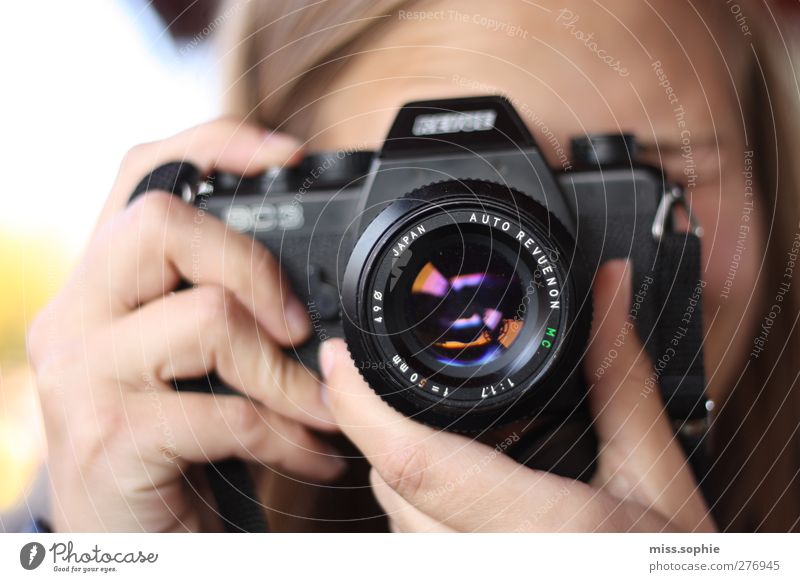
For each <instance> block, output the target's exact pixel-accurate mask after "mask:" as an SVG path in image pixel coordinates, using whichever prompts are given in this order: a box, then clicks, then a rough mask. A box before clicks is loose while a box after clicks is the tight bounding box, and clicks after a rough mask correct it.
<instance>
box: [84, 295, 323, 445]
mask: <svg viewBox="0 0 800 582" xmlns="http://www.w3.org/2000/svg"><path fill="white" fill-rule="evenodd" d="M111 329H112V332H111V339H110V341H109V340H108V338H104V337H103V336H100V337H99V338H98V341H101V342H105V343H108V344H110V345H112V346H113V350H114V353H115V354H119V356H117V357H114V358H101V359H100V361H99V362H98V363H97V371H98V373H101V374H104V375H105V376H106V377H108V378H109V379H117V380H121V381H122V382H125V383H128V384H131V385H135V384H137V383H138V382H139V381H140V379H141V376H142V372H143V371H145V370H146V371H147V372H148V373H149V374H152V375H153V376H154V377H155V378H158V379H159V380H160V381H161V382H163V383H169V382H170V381H171V380H172V379H173V378H178V379H183V378H198V377H202V376H204V375H205V374H207V373H208V372H211V371H212V370H213V371H216V372H217V374H218V375H219V377H220V378H221V379H222V380H223V381H224V382H225V384H227V385H228V386H230V387H232V388H235V389H236V390H238V391H240V392H242V393H243V394H246V395H247V396H250V397H251V398H254V399H256V400H258V401H259V402H260V403H262V404H264V405H266V406H268V407H269V408H270V409H272V410H274V411H275V412H277V413H278V414H281V415H283V416H286V417H288V418H292V419H294V420H297V421H298V422H302V423H303V424H306V425H309V426H312V427H314V428H317V429H322V430H336V428H337V427H336V425H335V423H334V419H333V416H332V415H331V413H330V410H329V408H328V407H327V406H326V405H325V403H324V402H323V401H322V399H321V391H320V383H319V380H318V379H317V378H316V377H315V376H314V375H313V374H312V373H311V372H310V371H309V370H307V369H306V368H305V367H304V366H302V365H301V364H300V363H298V362H296V361H295V360H292V359H290V358H289V357H287V356H286V355H285V354H284V353H283V351H282V350H281V349H280V347H279V346H278V345H276V344H275V342H274V341H273V340H272V338H271V337H269V335H268V334H267V333H266V332H265V331H264V330H263V328H262V327H261V325H260V324H259V323H258V321H257V320H256V319H255V317H253V314H252V313H250V311H249V310H247V309H246V308H245V307H244V306H243V305H242V304H241V303H240V302H239V300H238V299H237V298H236V297H235V296H234V295H233V294H232V293H231V292H229V291H226V290H225V289H224V288H222V287H215V286H203V287H196V288H193V289H187V290H185V291H181V292H179V293H175V294H172V295H169V296H166V297H164V298H162V299H160V300H157V301H152V302H150V303H148V304H147V305H144V306H142V307H141V308H140V309H138V310H136V311H134V312H133V313H131V314H129V315H126V316H125V317H123V318H121V319H119V320H117V321H115V322H113V323H112V328H111Z"/></svg>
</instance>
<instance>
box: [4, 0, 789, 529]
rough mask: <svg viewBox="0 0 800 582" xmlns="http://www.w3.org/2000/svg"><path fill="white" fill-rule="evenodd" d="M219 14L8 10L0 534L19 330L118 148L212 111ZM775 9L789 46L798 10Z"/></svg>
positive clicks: (35, 428)
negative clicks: (790, 28)
mask: <svg viewBox="0 0 800 582" xmlns="http://www.w3.org/2000/svg"><path fill="white" fill-rule="evenodd" d="M240 1H241V2H247V1H249V0H240ZM335 1H339V2H347V1H348V0H335ZM718 1H722V0H718ZM217 4H218V2H216V1H215V0H155V1H152V2H148V1H145V0H83V1H81V2H68V1H64V0H39V1H36V2H9V3H6V4H5V5H4V14H5V16H6V18H5V25H6V26H5V27H4V31H3V34H1V35H0V51H1V53H2V55H3V57H2V62H3V78H4V87H5V89H4V91H3V92H2V95H1V96H0V128H2V137H3V142H2V143H3V146H2V150H3V151H2V160H3V164H4V166H3V187H2V189H0V203H1V204H0V208H1V209H2V210H1V211H0V514H5V515H6V516H8V515H11V516H12V517H11V518H6V519H5V520H4V522H3V523H0V531H2V530H3V529H5V530H7V531H14V529H16V527H17V526H18V524H21V523H24V521H25V520H26V519H28V518H29V514H28V511H27V509H26V504H25V502H24V500H25V499H27V498H28V496H36V495H37V493H36V485H35V483H36V479H35V476H36V475H37V474H38V473H39V468H40V467H41V463H42V459H43V458H44V453H45V450H44V438H43V433H42V430H41V422H40V419H39V413H38V405H37V402H36V391H35V388H34V383H33V378H32V376H31V374H30V372H29V369H28V365H27V358H26V354H25V330H26V328H27V326H28V325H29V323H30V321H31V319H32V318H33V316H34V315H35V314H36V313H37V311H38V310H39V309H40V308H41V307H42V306H43V305H44V304H45V303H46V302H47V301H48V299H49V298H50V297H51V296H52V295H54V294H55V293H56V292H57V290H58V289H59V288H60V286H61V285H62V283H63V281H64V279H65V276H66V275H67V273H69V271H70V270H71V269H72V267H73V266H74V264H75V262H76V260H77V257H78V256H79V253H80V251H81V248H82V246H83V245H84V244H85V242H86V238H87V235H88V233H89V232H90V229H91V227H92V225H93V223H94V221H95V218H96V216H97V214H98V212H99V210H100V207H101V205H102V203H103V201H104V199H105V197H106V194H107V192H108V190H109V188H110V185H111V183H112V181H113V179H114V176H115V173H116V169H117V165H118V163H119V160H120V159H121V158H122V156H123V154H124V153H125V151H126V150H127V149H129V148H130V147H131V146H132V145H134V144H136V143H140V142H144V141H149V140H153V139H159V138H161V137H165V136H167V135H169V134H171V133H174V132H177V131H179V130H181V129H184V128H186V127H188V126H191V125H195V124H197V123H200V122H202V121H205V120H207V119H209V118H213V117H214V116H216V115H218V113H219V99H218V97H219V87H218V82H217V81H218V78H219V75H218V67H217V61H216V57H215V53H214V42H213V41H214V40H215V38H214V36H215V32H216V31H217V29H218V28H219V27H220V26H222V24H224V20H225V14H226V13H229V11H230V9H231V8H228V9H227V10H226V11H220V10H219V8H218V6H217ZM776 4H778V5H779V8H780V9H782V10H783V11H784V13H785V17H786V20H787V21H788V22H790V23H791V25H792V26H793V27H794V29H795V34H794V37H795V38H797V37H798V34H797V22H798V14H800V11H799V10H798V8H799V7H800V0H784V1H781V2H776ZM795 50H796V49H795ZM41 482H42V481H41V480H40V485H41ZM9 512H10V513H9Z"/></svg>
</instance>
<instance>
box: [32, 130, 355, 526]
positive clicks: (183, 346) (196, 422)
mask: <svg viewBox="0 0 800 582" xmlns="http://www.w3.org/2000/svg"><path fill="white" fill-rule="evenodd" d="M299 155H300V153H299V145H298V143H297V142H296V141H295V140H293V139H291V138H289V137H287V136H284V135H281V134H276V133H271V132H268V131H265V130H262V129H259V128H256V127H253V126H250V125H245V124H242V123H240V122H238V121H235V120H231V119H222V120H218V121H215V122H211V123H208V124H205V125H202V126H199V127H197V128H194V129H191V130H188V131H186V132H184V133H181V134H179V135H177V136H175V137H172V138H170V139H167V140H164V141H161V142H154V143H149V144H145V145H142V146H138V147H136V148H134V149H133V150H132V151H131V152H130V154H129V155H128V156H126V158H125V160H124V161H123V163H122V166H121V169H120V172H119V176H118V178H117V180H116V183H115V185H114V188H113V190H112V193H111V196H110V198H109V202H108V204H107V205H106V207H105V209H104V211H103V214H102V215H101V220H100V223H99V224H98V227H97V229H96V231H95V232H94V234H93V235H92V238H91V240H90V242H89V245H88V248H87V249H86V252H85V255H84V256H83V258H82V260H81V261H80V264H79V266H78V268H77V269H76V270H75V272H74V273H73V275H72V276H71V278H70V279H69V281H68V283H67V284H66V286H65V287H64V289H63V290H62V291H61V292H60V293H59V294H58V296H57V297H56V298H55V299H54V300H53V301H52V302H51V303H50V304H49V305H48V306H47V307H46V308H45V310H44V311H43V312H42V313H41V314H40V315H39V316H38V318H37V319H36V321H35V322H34V325H33V326H32V328H31V330H30V334H29V338H28V346H29V348H28V349H29V353H30V359H31V363H32V365H33V367H34V368H35V371H36V374H37V380H38V386H39V398H40V400H41V407H42V411H43V416H44V422H45V429H46V433H47V446H48V469H49V475H50V480H51V483H52V493H51V494H52V498H51V504H50V505H51V508H52V516H51V519H52V525H53V527H54V529H55V531H184V530H200V529H216V528H219V527H220V524H219V521H218V518H216V517H215V515H214V513H213V511H212V509H211V504H210V503H209V502H207V503H198V502H197V501H198V499H197V496H196V495H189V494H188V493H189V485H188V482H187V479H186V477H185V476H184V473H185V471H186V469H187V467H188V466H189V465H190V464H192V463H205V462H208V461H214V460H221V459H225V458H229V457H237V458H240V459H244V460H246V461H251V462H257V463H265V464H268V465H270V466H272V467H274V468H275V469H276V470H279V471H283V470H285V471H287V472H290V473H292V474H294V475H297V476H299V477H300V478H307V479H311V480H329V479H332V478H334V477H336V476H337V475H338V474H339V473H341V471H342V469H343V463H342V461H341V459H339V458H338V457H337V456H336V453H335V451H332V450H331V449H330V448H329V447H328V446H327V445H326V444H325V443H324V442H321V441H320V440H319V439H318V438H316V437H315V436H314V435H313V433H312V432H311V431H310V430H309V429H316V430H327V431H332V430H336V428H335V425H334V424H333V422H332V417H331V416H330V413H329V412H328V409H327V407H326V406H325V404H324V402H323V400H322V399H321V393H320V389H319V383H318V380H317V379H316V378H315V377H314V376H313V375H312V374H311V373H310V372H308V371H307V370H306V369H304V368H303V367H302V366H301V365H300V364H298V363H296V362H294V361H293V360H290V359H289V358H287V357H286V356H285V355H284V354H283V353H282V351H281V347H282V346H289V345H293V344H295V343H297V342H301V341H302V340H304V339H306V337H307V336H308V335H309V333H310V324H309V321H308V318H307V315H306V311H305V309H304V308H303V305H302V304H301V303H300V302H299V301H298V300H297V299H296V298H295V297H293V296H292V294H291V292H290V291H289V290H288V286H287V284H286V280H285V277H284V278H282V277H281V272H280V269H279V267H278V263H277V261H276V259H275V258H274V257H273V256H272V255H271V254H270V253H269V252H268V251H267V250H266V249H265V248H264V247H262V246H261V245H260V244H259V243H257V242H255V241H254V240H253V239H252V238H250V237H248V236H245V235H243V234H240V233H237V232H233V231H230V230H228V229H226V227H225V226H224V225H223V223H222V222H220V221H219V220H217V219H216V218H214V217H212V216H210V215H209V214H202V213H199V212H198V210H197V209H196V208H194V207H192V206H190V205H188V204H186V203H184V202H183V201H181V200H180V199H179V198H177V197H175V196H172V195H170V194H168V193H165V192H150V193H147V194H145V195H143V196H141V197H139V198H138V199H137V200H136V201H135V202H133V203H132V204H131V205H130V206H127V207H126V202H127V198H128V196H129V195H130V193H131V192H132V190H133V188H134V187H135V185H136V184H137V182H138V181H139V180H140V179H141V178H142V177H143V176H145V175H146V174H147V173H148V172H149V171H150V170H152V169H153V168H155V167H157V166H159V165H161V164H163V163H166V162H169V161H175V160H187V161H189V162H191V163H193V164H194V165H196V166H197V167H198V168H200V169H201V170H203V171H204V172H208V171H210V170H211V169H212V168H218V169H221V170H224V171H229V172H235V173H239V174H253V173H256V172H260V171H263V170H264V169H265V168H267V167H269V166H274V165H280V164H284V163H291V162H293V161H294V160H295V159H296V158H297V157H298V156H299ZM182 280H186V281H190V282H192V283H193V284H194V285H195V286H194V287H193V288H191V289H185V290H179V291H174V290H175V289H177V288H178V286H179V284H180V282H181V281H182ZM173 291H174V292H173ZM212 370H214V371H216V372H217V374H218V375H219V376H220V377H221V378H222V379H223V380H224V381H225V382H226V384H228V385H229V386H231V387H233V388H235V389H237V390H239V391H240V392H241V393H242V394H244V395H246V396H247V398H243V397H240V396H213V395H209V394H199V393H178V392H175V391H174V390H173V389H172V385H171V381H172V379H173V378H193V377H202V376H203V375H205V374H206V373H207V372H209V371H212Z"/></svg>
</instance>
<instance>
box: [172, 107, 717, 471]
mask: <svg viewBox="0 0 800 582" xmlns="http://www.w3.org/2000/svg"><path fill="white" fill-rule="evenodd" d="M571 147H572V156H571V162H570V164H571V165H570V167H567V168H563V169H562V170H561V171H553V170H551V169H550V168H549V167H548V166H547V164H546V163H545V159H544V158H543V156H542V152H541V150H540V149H539V147H538V146H537V144H536V142H535V141H534V139H533V136H532V135H531V132H530V131H529V130H528V129H527V127H526V126H525V124H524V123H523V121H522V119H521V118H520V117H519V115H518V114H517V112H516V111H515V110H514V108H513V107H512V106H511V104H510V103H509V101H507V100H506V99H504V98H502V97H470V98H462V99H447V100H437V101H424V102H415V103H409V104H407V105H405V106H404V107H403V108H402V109H401V110H400V111H399V113H398V115H397V117H396V119H395V121H394V124H393V125H392V128H391V131H390V132H389V135H388V137H387V138H386V140H385V142H384V143H383V146H382V147H381V149H380V151H379V152H364V151H353V152H332V153H323V154H314V155H310V156H308V157H307V158H305V159H304V161H303V162H302V163H301V164H300V165H299V166H298V167H294V168H275V169H273V170H271V171H269V172H267V173H265V174H263V175H260V176H257V177H247V178H244V177H240V176H235V175H231V174H225V173H216V174H214V175H212V176H211V177H210V178H209V179H208V180H207V181H205V182H203V183H201V184H200V187H199V188H198V187H197V184H196V183H195V184H191V183H188V182H191V180H187V184H184V187H183V189H181V188H174V191H176V193H181V194H183V195H184V197H185V198H188V199H191V200H192V202H193V203H194V204H195V205H198V206H200V207H202V208H203V209H204V210H205V211H206V212H210V213H212V214H214V215H216V216H218V217H219V218H220V219H221V220H222V221H224V222H225V223H226V224H227V225H228V226H229V227H230V228H233V229H236V230H238V231H241V232H245V233H247V234H249V235H251V236H253V237H255V238H256V239H258V240H259V241H261V242H262V243H263V244H264V245H266V246H267V247H268V248H269V249H270V250H271V251H272V253H273V254H274V255H275V256H276V257H277V258H278V259H279V261H280V263H281V264H282V265H283V268H284V270H285V272H286V273H287V274H288V277H289V279H290V280H291V284H292V286H293V288H294V290H295V292H296V293H297V294H298V295H299V296H300V297H301V299H302V300H304V301H305V302H306V304H307V306H308V311H309V313H310V315H311V319H312V321H313V323H314V329H315V332H316V333H315V336H314V338H313V339H312V341H310V342H309V343H308V344H306V345H304V346H300V347H298V348H296V349H293V350H291V354H292V356H293V357H296V358H298V359H299V360H300V361H302V362H303V363H304V364H306V365H307V366H309V367H311V368H314V369H316V367H317V348H318V344H319V342H320V341H321V340H324V339H327V338H328V337H333V336H344V337H345V338H346V341H347V345H348V347H349V349H350V353H351V354H352V356H353V359H354V361H355V364H356V366H357V367H358V368H359V370H360V372H361V374H362V375H363V377H364V378H365V379H366V381H367V382H368V383H369V385H370V386H371V387H372V389H373V390H375V392H377V393H378V394H379V395H380V396H381V397H382V398H383V399H384V400H385V401H386V402H387V403H389V404H390V405H391V406H393V407H394V408H395V409H397V410H399V411H401V412H402V413H403V414H405V415H407V416H409V417H411V418H414V419H416V420H418V421H421V422H423V423H426V424H429V425H433V426H435V427H441V428H443V429H446V430H456V431H467V432H478V433H482V435H483V436H482V437H481V438H485V439H487V440H489V441H491V439H492V438H493V437H492V435H495V436H496V435H497V434H500V433H499V432H498V431H494V430H490V429H493V427H497V426H500V425H511V427H510V428H511V429H513V430H515V431H516V430H521V431H523V432H525V434H526V435H529V436H528V437H526V438H524V439H521V442H520V443H517V444H516V445H515V446H514V448H513V451H510V452H511V454H513V456H515V458H517V459H518V460H520V461H521V462H524V463H527V464H529V465H531V466H537V467H541V468H545V469H547V470H551V471H555V472H559V473H562V474H566V475H571V476H577V477H585V476H586V475H587V473H586V471H587V467H589V466H590V465H591V463H592V460H593V459H594V455H595V446H594V437H593V432H592V430H591V420H590V415H589V414H588V412H587V405H586V393H587V382H586V378H587V375H588V376H589V382H591V381H592V378H591V377H592V376H594V377H595V378H597V377H599V376H601V375H602V374H603V373H604V367H601V368H599V369H598V370H594V371H592V370H590V371H588V372H587V373H585V371H584V370H583V369H582V366H581V361H582V359H583V356H584V355H585V352H586V347H587V341H588V335H589V329H590V324H591V318H592V302H591V293H590V288H591V283H592V280H593V275H594V273H595V271H596V270H597V268H598V267H599V266H600V265H601V263H603V262H604V261H606V260H608V259H612V258H620V257H629V258H630V259H631V260H632V264H633V303H632V306H631V321H632V322H634V323H635V327H636V330H637V332H638V335H639V337H640V338H641V339H642V340H643V342H644V344H645V346H646V347H647V350H648V352H649V354H650V356H651V358H652V360H653V362H655V365H654V370H653V378H652V380H653V382H652V388H653V389H654V390H658V389H659V388H660V389H661V391H662V396H663V398H664V400H665V402H666V404H667V408H668V411H669V412H670V414H671V415H672V417H673V419H675V421H676V422H677V423H678V424H679V425H680V427H683V426H688V423H690V422H693V421H695V420H698V419H704V418H705V414H706V401H705V399H704V398H703V374H702V352H701V337H702V331H701V330H702V326H701V321H700V317H699V305H697V304H698V300H697V299H698V296H699V289H700V288H701V287H700V285H701V284H702V281H701V280H700V279H699V244H698V240H697V236H695V235H696V234H699V232H698V231H699V229H698V228H697V227H695V228H694V230H693V231H692V232H681V233H676V232H673V230H674V229H673V228H672V214H673V212H672V211H673V207H674V206H675V205H676V204H681V203H683V197H682V191H681V189H680V188H678V187H676V186H674V185H672V184H670V183H668V182H667V181H666V179H665V177H664V175H663V174H662V172H661V171H660V170H658V169H657V168H654V167H650V166H647V165H644V164H640V163H638V162H637V160H636V143H635V141H634V139H633V137H632V136H630V135H625V134H620V135H590V136H582V137H578V138H574V139H573V140H572V143H571ZM689 216H690V215H689ZM692 226H695V225H694V224H693V223H692ZM692 301H693V302H694V303H692ZM689 305H694V306H695V307H694V309H693V310H692V313H691V314H690V315H691V317H689V318H688V320H687V319H686V318H685V317H683V315H684V314H685V313H686V307H687V306H689ZM622 332H623V330H621V336H620V337H621V340H620V341H624V339H625V338H624V334H622ZM614 351H615V350H613V349H612V350H610V351H609V354H608V357H607V358H606V360H607V361H608V362H609V363H610V362H611V361H612V360H613V358H614ZM514 423H515V424H514ZM531 427H533V428H531ZM680 427H679V428H680ZM526 431H527V432H526ZM503 434H508V433H507V432H506V433H503ZM554 437H557V438H554ZM556 444H557V446H556Z"/></svg>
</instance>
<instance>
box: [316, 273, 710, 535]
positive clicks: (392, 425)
mask: <svg viewBox="0 0 800 582" xmlns="http://www.w3.org/2000/svg"><path fill="white" fill-rule="evenodd" d="M628 271H629V267H628V266H627V263H626V262H624V261H613V262H610V263H608V264H607V265H605V266H604V267H603V268H602V269H601V270H600V271H599V272H598V274H597V277H596V279H595V285H594V303H595V310H594V317H595V327H594V331H593V334H592V338H593V341H592V344H591V346H590V348H589V352H588V356H587V358H586V362H585V370H586V371H587V375H593V374H592V372H591V371H594V370H597V369H598V368H599V367H600V365H601V363H602V361H603V358H604V357H605V356H606V354H608V353H609V350H610V349H611V348H612V346H613V347H614V349H616V352H617V357H616V358H615V359H614V361H613V363H612V364H611V366H610V367H607V368H606V369H605V373H604V374H603V375H602V376H601V377H600V378H599V379H598V380H597V381H595V382H594V385H593V386H592V388H591V390H590V394H589V396H590V401H591V408H592V413H593V415H594V419H595V428H596V430H597V433H598V437H599V459H598V461H599V462H598V469H597V472H596V474H595V476H594V477H593V479H592V481H591V482H590V483H589V484H586V483H581V482H578V481H574V480H572V479H567V478H564V477H560V476H557V475H554V474H551V473H546V472H542V471H536V470H533V469H529V468H528V467H525V466H523V465H520V464H518V463H517V462H515V461H514V460H512V459H511V458H509V457H507V456H505V455H503V454H499V453H498V452H497V451H496V450H495V449H494V448H492V447H490V446H487V445H484V444H482V443H479V442H477V441H475V440H471V439H470V438H468V437H466V436H463V435H458V434H453V433H447V432H443V431H438V430H435V429H432V428H430V427H427V426H423V425H422V424H419V423H417V422H415V421H413V420H410V419H408V418H406V417H404V416H403V415H401V414H400V413H398V412H396V411H395V410H393V409H391V408H390V407H389V406H388V405H386V404H385V403H384V402H383V401H382V400H381V399H380V398H379V397H378V396H377V395H375V393H374V392H373V391H372V390H370V388H369V387H368V386H367V385H366V383H365V382H364V381H363V379H362V378H361V376H360V375H359V373H358V371H357V370H356V368H355V366H354V365H353V362H352V360H351V359H350V357H349V354H348V352H347V349H346V347H345V345H344V343H343V342H342V341H341V340H330V341H328V342H326V344H325V345H324V346H323V348H322V352H321V354H320V357H321V368H322V371H323V374H324V376H325V378H326V382H327V384H328V387H329V394H330V403H331V407H332V410H333V414H334V417H335V418H336V420H337V422H338V423H339V425H340V427H341V429H342V431H344V433H346V434H347V435H348V436H349V437H350V439H352V441H353V442H354V443H355V444H356V445H357V446H358V447H359V449H360V450H361V451H362V452H363V453H364V455H365V456H366V457H367V459H368V460H369V462H370V463H371V465H372V467H373V468H372V472H371V480H372V485H373V490H374V493H375V496H376V497H377V499H378V501H379V502H380V504H381V505H382V507H383V508H384V510H385V511H386V513H387V515H388V516H389V519H390V522H391V525H392V529H393V531H664V530H669V531H713V530H714V524H713V522H712V519H711V517H710V516H709V514H708V509H707V507H706V505H705V502H704V500H703V498H702V496H701V494H700V492H699V489H698V487H697V484H696V483H695V480H694V478H693V476H692V474H691V470H690V468H689V466H688V463H687V461H686V458H685V456H684V455H683V453H682V451H681V449H680V446H679V444H678V442H677V441H676V440H675V438H674V435H673V433H672V430H671V428H670V425H669V422H668V419H667V417H666V415H665V413H664V409H663V406H662V403H661V399H660V397H659V395H658V392H657V391H646V390H644V386H645V381H646V379H647V378H648V376H649V375H650V373H651V370H652V367H651V365H650V363H649V361H648V359H647V358H646V356H645V355H644V351H643V350H642V345H641V343H640V342H639V340H638V339H637V338H636V335H635V334H634V333H633V332H631V333H629V334H627V339H626V340H625V342H624V343H623V345H622V346H621V347H617V346H616V345H614V340H615V338H616V337H617V335H618V334H619V332H620V330H621V329H622V328H623V327H624V326H625V325H626V322H628V319H627V317H628V308H629V305H630V296H631V289H630V287H631V283H630V274H629V272H628ZM589 384H590V385H591V384H592V382H589Z"/></svg>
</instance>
